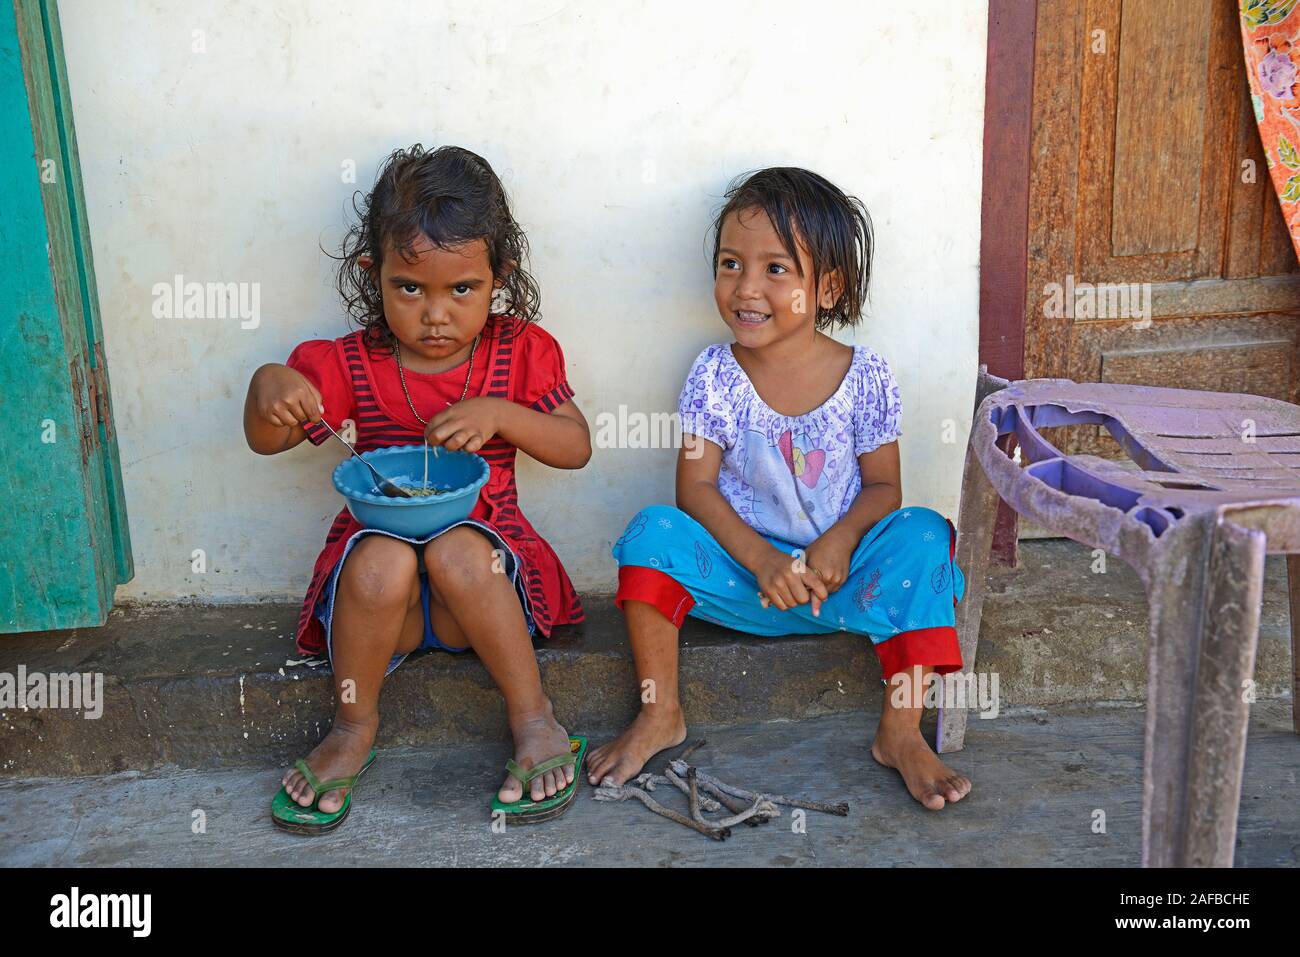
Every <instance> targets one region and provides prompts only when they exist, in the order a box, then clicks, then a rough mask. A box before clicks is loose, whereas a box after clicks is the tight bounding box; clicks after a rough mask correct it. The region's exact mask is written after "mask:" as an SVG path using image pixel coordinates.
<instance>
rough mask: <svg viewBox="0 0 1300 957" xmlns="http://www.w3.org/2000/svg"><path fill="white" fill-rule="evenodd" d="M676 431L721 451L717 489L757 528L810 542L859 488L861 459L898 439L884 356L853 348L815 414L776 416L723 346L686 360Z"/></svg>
mask: <svg viewBox="0 0 1300 957" xmlns="http://www.w3.org/2000/svg"><path fill="white" fill-rule="evenodd" d="M678 413H679V414H680V415H681V420H682V431H683V432H684V433H687V434H690V435H697V436H699V437H701V438H704V439H708V440H709V441H710V442H713V443H714V444H715V445H718V446H720V447H721V448H722V468H721V470H720V471H719V473H718V489H719V491H721V492H722V496H723V498H725V499H726V500H727V502H728V503H730V505H731V507H732V508H734V509H735V510H736V513H737V514H738V515H739V516H740V517H741V518H742V519H744V521H745V522H746V523H747V524H748V525H749V526H750V527H751V528H753V529H754V530H755V531H756V532H759V533H760V534H763V535H768V536H771V537H772V538H776V539H779V540H781V541H783V542H789V543H790V544H792V545H809V544H811V543H812V542H813V541H814V540H815V539H816V538H817V537H818V536H819V535H821V534H822V533H823V532H824V531H826V529H828V528H830V527H831V526H832V525H833V524H835V523H836V522H837V521H839V520H840V518H842V517H843V516H844V513H845V512H847V511H848V510H849V507H850V506H851V505H852V504H853V500H854V498H856V497H857V494H858V492H860V491H861V490H862V474H861V472H860V470H859V468H858V459H857V457H858V456H859V455H861V454H862V453H864V452H871V451H873V450H874V449H877V448H879V447H880V446H882V445H886V444H888V443H890V442H893V441H894V440H895V439H897V438H898V437H899V436H900V435H902V430H901V428H900V423H901V418H902V403H901V401H900V398H899V390H898V383H897V382H895V381H894V376H893V373H892V372H891V371H890V369H889V363H887V362H886V361H885V358H884V356H882V355H880V353H878V352H876V351H875V350H874V349H870V348H868V347H866V346H854V348H853V360H852V362H851V363H850V364H849V371H848V373H847V374H846V375H845V376H844V380H843V381H842V382H841V383H840V386H839V388H838V389H836V390H835V393H834V394H833V395H832V396H831V397H830V398H829V399H827V400H826V401H825V402H823V403H822V404H821V405H820V406H818V407H817V408H815V409H813V410H812V411H811V412H806V413H804V414H803V415H798V416H788V415H781V414H780V413H779V412H776V411H774V410H773V409H771V408H770V407H769V406H768V405H767V403H765V402H764V401H763V400H762V399H761V398H759V396H758V393H757V392H756V391H755V389H754V384H753V383H752V382H751V381H750V380H749V376H748V375H747V374H746V373H745V370H744V369H742V368H741V367H740V363H738V362H737V361H736V357H735V355H734V354H733V353H732V351H731V346H730V344H728V343H719V344H718V345H712V346H709V347H708V348H707V349H705V350H704V351H703V352H701V353H700V354H699V356H697V357H696V359H695V361H694V362H693V363H692V364H691V371H690V374H689V375H688V376H687V377H686V384H685V385H684V386H683V387H682V394H681V398H680V399H679V400H678Z"/></svg>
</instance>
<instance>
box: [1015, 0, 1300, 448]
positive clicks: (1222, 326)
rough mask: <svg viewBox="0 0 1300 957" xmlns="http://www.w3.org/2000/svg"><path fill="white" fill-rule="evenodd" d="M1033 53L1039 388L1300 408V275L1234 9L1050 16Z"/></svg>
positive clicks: (1211, 0)
mask: <svg viewBox="0 0 1300 957" xmlns="http://www.w3.org/2000/svg"><path fill="white" fill-rule="evenodd" d="M1033 42H1034V82H1033V103H1032V124H1031V131H1030V162H1029V214H1028V263H1027V275H1026V306H1025V326H1024V376H1025V377H1026V378H1039V377H1064V378H1070V379H1075V380H1081V381H1094V382H1117V383H1136V384H1143V385H1158V386H1173V387H1179V388H1191V389H1206V390H1212V391H1220V392H1250V393H1254V394H1257V395H1264V396H1269V397H1272V398H1276V399H1283V400H1286V401H1289V402H1295V401H1297V400H1298V399H1300V394H1298V382H1297V379H1298V377H1300V369H1298V366H1297V361H1296V360H1297V331H1298V330H1300V323H1298V322H1297V317H1298V316H1300V266H1298V265H1297V262H1296V257H1295V255H1294V253H1293V252H1292V247H1291V242H1290V239H1289V237H1288V235H1287V230H1286V225H1285V223H1284V221H1283V219H1282V215H1281V211H1280V209H1279V207H1278V203H1277V198H1276V196H1275V194H1274V192H1273V188H1272V186H1271V184H1270V182H1269V177H1268V172H1267V169H1266V167H1265V161H1264V156H1263V151H1262V150H1261V148H1260V142H1259V134H1258V132H1257V131H1256V128H1255V122H1254V114H1253V109H1252V106H1251V101H1250V95H1249V88H1248V86H1247V82H1246V75H1245V65H1244V62H1243V57H1242V50H1241V40H1240V32H1239V27H1238V24H1237V5H1236V3H1235V2H1234V0H1039V2H1038V9H1037V23H1036V33H1035V37H1034V41H1033ZM1097 284H1105V285H1106V288H1103V289H1097V288H1096V287H1097ZM1089 287H1092V296H1091V303H1089V296H1088V289H1089ZM1120 287H1123V288H1120ZM1071 289H1073V291H1074V296H1075V308H1073V309H1069V308H1062V305H1063V303H1064V302H1066V301H1068V295H1069V291H1070V290H1071ZM1081 290H1082V291H1081ZM1148 297H1149V298H1148ZM1126 298H1127V301H1128V304H1129V308H1127V309H1126V308H1124V306H1125V300H1126ZM1135 301H1136V303H1137V305H1136V306H1134V302H1135ZM1144 302H1147V303H1149V309H1144V308H1142V305H1143V303H1144ZM1090 305H1091V308H1090ZM1071 313H1072V314H1071ZM1069 431H1070V434H1069V435H1068V436H1063V435H1060V434H1057V435H1056V436H1054V439H1055V440H1056V441H1058V442H1059V443H1061V444H1062V448H1063V451H1067V452H1092V453H1094V454H1103V455H1107V456H1108V457H1118V456H1119V455H1120V454H1121V453H1120V452H1119V447H1118V445H1117V444H1116V443H1114V441H1113V440H1112V439H1110V437H1109V436H1108V435H1106V434H1105V433H1104V430H1102V429H1100V428H1099V427H1096V426H1091V427H1074V428H1072V429H1071V430H1069Z"/></svg>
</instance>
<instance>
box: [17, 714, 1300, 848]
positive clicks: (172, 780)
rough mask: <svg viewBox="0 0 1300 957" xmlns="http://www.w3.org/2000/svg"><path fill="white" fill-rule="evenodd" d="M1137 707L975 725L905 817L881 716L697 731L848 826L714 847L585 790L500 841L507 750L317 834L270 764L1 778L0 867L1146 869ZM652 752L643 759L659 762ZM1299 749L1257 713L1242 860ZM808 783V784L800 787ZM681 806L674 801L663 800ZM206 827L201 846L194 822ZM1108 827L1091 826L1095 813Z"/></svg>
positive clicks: (1292, 780) (392, 780) (371, 791)
mask: <svg viewBox="0 0 1300 957" xmlns="http://www.w3.org/2000/svg"><path fill="white" fill-rule="evenodd" d="M1142 721H1143V713H1142V710H1141V709H1140V708H1132V707H1116V708H1094V709H1091V710H1085V711H1067V712H1054V713H1024V712H1022V713H1020V714H1005V713H1004V714H1003V715H1002V716H1001V717H999V718H996V719H993V720H979V719H976V718H972V721H971V730H970V733H969V736H968V739H967V748H966V750H965V751H963V752H961V753H959V754H956V755H951V756H949V757H950V759H951V764H952V766H953V767H955V768H957V769H958V770H960V771H962V772H963V773H965V774H967V775H969V776H970V777H971V778H972V779H973V780H974V782H975V787H974V790H973V791H972V793H971V794H970V796H969V797H967V799H966V800H965V801H963V802H961V803H960V804H958V805H955V806H950V807H949V808H947V809H945V810H944V811H942V812H939V813H934V812H929V811H926V810H924V809H923V808H921V807H920V806H919V805H917V804H916V803H915V802H914V801H912V799H911V798H910V797H909V796H908V794H907V793H906V791H905V790H904V789H903V786H902V784H901V781H900V780H899V779H898V778H897V776H896V775H895V774H894V773H893V772H890V771H887V770H885V769H884V768H881V767H879V766H878V765H876V764H875V763H874V762H873V761H872V760H871V757H870V755H869V753H868V751H867V743H868V742H869V738H870V733H871V731H872V729H873V728H874V718H872V717H868V716H867V715H865V714H861V713H855V714H835V715H828V716H826V717H821V718H814V719H809V720H803V721H792V722H769V723H765V724H760V725H748V726H740V727H731V728H726V729H719V730H711V729H692V734H691V736H690V738H689V739H688V740H695V739H696V738H697V737H700V736H703V737H706V738H707V739H708V742H709V743H708V745H707V746H705V747H704V748H702V749H700V750H699V751H697V752H696V753H695V755H694V757H693V758H692V761H693V763H696V764H698V765H699V766H700V767H701V768H703V769H706V770H709V771H711V772H712V773H714V774H716V775H717V776H719V777H721V778H722V779H723V780H726V781H729V782H731V783H733V784H737V785H740V786H747V787H753V788H758V789H769V790H773V791H780V792H784V793H787V794H792V795H797V796H804V797H810V798H814V799H821V800H827V801H839V800H844V801H848V802H849V804H850V808H851V810H850V814H849V816H848V817H847V818H838V817H831V816H827V815H822V814H818V813H814V812H809V813H808V815H807V821H806V826H807V829H806V833H803V834H797V833H793V832H792V830H791V827H790V820H791V819H790V817H789V812H788V810H787V812H786V816H784V817H782V818H780V819H778V820H776V821H773V822H771V823H769V824H767V825H764V826H763V827H760V828H748V827H744V826H740V827H737V828H735V829H734V832H733V836H732V837H731V839H730V840H728V841H726V842H724V843H717V842H714V841H710V840H708V839H707V838H704V837H702V836H700V835H698V834H694V833H692V832H690V831H687V830H686V829H684V828H682V827H680V826H678V825H676V824H673V823H671V822H668V821H666V820H663V819H662V818H659V817H656V816H654V815H652V814H651V813H650V812H649V811H647V810H646V809H644V808H642V807H640V806H639V805H635V806H634V805H620V804H605V803H598V802H596V801H593V800H592V797H591V793H592V792H591V790H590V789H589V788H588V787H587V786H586V785H585V784H584V785H583V790H582V791H581V792H580V793H579V795H578V797H577V799H576V802H575V805H574V806H573V807H572V808H570V810H569V811H568V813H567V814H566V815H565V816H564V817H562V818H560V819H559V820H556V821H552V822H549V823H546V824H542V825H537V826H533V827H527V828H517V829H516V828H512V829H510V830H509V831H508V832H507V833H504V834H496V833H493V832H492V830H491V828H490V826H489V821H488V814H487V804H488V800H489V798H490V795H491V793H492V791H493V789H494V788H495V787H496V786H497V785H498V784H499V783H500V780H501V773H500V772H499V771H498V770H497V769H498V768H500V767H501V766H502V765H503V763H504V761H505V758H506V757H507V749H506V746H505V744H504V743H501V744H498V745H490V746H475V747H472V748H460V749H454V748H431V749H418V750H417V749H410V748H394V749H389V750H385V751H383V752H382V753H381V756H380V759H379V761H378V762H377V763H376V765H375V767H374V768H373V769H372V770H371V771H370V772H369V773H368V775H367V777H366V778H365V779H364V780H363V783H362V784H361V785H360V786H359V788H358V792H357V798H356V800H357V804H356V806H355V808H354V810H353V812H352V814H351V816H350V818H349V819H348V820H347V821H346V822H345V824H344V825H343V827H342V828H341V829H340V830H339V831H338V832H336V833H335V834H332V835H329V836H325V837H321V838H314V839H309V838H299V837H294V836H291V835H288V834H284V833H281V832H279V831H277V830H275V829H274V828H273V827H272V825H271V823H270V821H269V820H268V806H269V802H270V798H271V795H272V794H273V793H274V791H275V789H276V785H277V782H278V779H279V776H280V773H281V772H280V769H278V768H246V769H235V770H232V769H219V770H207V771H180V770H163V771H157V772H152V773H148V774H140V773H135V772H128V773H124V774H116V775H110V776H101V777H82V778H60V779H27V780H21V779H19V780H11V781H8V782H5V783H3V784H0V864H3V865H6V866H15V867H32V866H44V865H61V866H106V865H108V866H111V865H128V864H129V865H146V866H147V865H177V866H186V865H213V866H227V867H247V866H256V865H271V866H286V867H291V866H303V865H306V866H310V867H320V866H337V865H347V864H371V865H461V866H483V867H515V866H537V865H545V864H564V865H579V866H599V865H637V866H670V867H684V866H698V865H714V866H728V865H749V866H776V867H786V866H808V865H813V866H818V865H820V866H840V865H869V866H892V867H916V866H933V865H947V866H952V865H962V866H966V865H971V866H974V865H979V866H988V865H1011V866H1024V865H1046V866H1060V867H1066V866H1071V867H1077V866H1087V867H1092V866H1103V865H1119V866H1133V865H1136V864H1138V863H1139V861H1140V854H1141V850H1140V847H1141V823H1140V820H1141V818H1140V812H1141V775H1142V763H1141V762H1142ZM661 764H662V759H656V761H654V762H652V766H653V768H654V769H655V770H659V768H660V766H661ZM1298 776H1300V738H1297V737H1296V735H1294V734H1293V733H1292V732H1291V730H1290V702H1287V701H1266V702H1261V703H1259V704H1257V705H1256V706H1255V707H1254V710H1253V715H1252V722H1251V735H1250V743H1249V748H1248V753H1247V756H1246V773H1245V784H1244V787H1243V794H1242V801H1241V817H1240V826H1239V836H1238V847H1237V858H1236V863H1237V866H1264V867H1286V866H1290V867H1294V866H1296V865H1297V864H1300V810H1298V808H1300V802H1297V800H1296V796H1297V785H1298V783H1300V782H1298V781H1297V777H1298ZM810 779H812V780H815V781H816V785H815V786H814V785H812V784H810V783H809V780H810ZM664 800H665V801H671V802H673V805H674V806H681V807H684V799H683V798H680V796H678V795H671V796H669V797H667V798H665V799H664ZM196 810H202V811H203V812H204V815H205V817H206V825H207V829H206V833H203V834H195V833H193V832H192V829H191V826H192V822H193V820H194V817H195V815H194V812H195V811H196ZM1097 810H1101V811H1103V812H1104V813H1105V824H1106V831H1105V833H1104V834H1098V833H1094V832H1093V821H1094V818H1095V814H1094V812H1095V811H1097Z"/></svg>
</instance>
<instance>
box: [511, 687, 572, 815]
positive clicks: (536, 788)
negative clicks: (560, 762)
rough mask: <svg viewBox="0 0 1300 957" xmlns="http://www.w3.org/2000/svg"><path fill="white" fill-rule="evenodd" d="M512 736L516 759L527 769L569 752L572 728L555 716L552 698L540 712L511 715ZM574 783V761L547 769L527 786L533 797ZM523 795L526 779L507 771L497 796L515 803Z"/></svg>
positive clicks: (548, 794) (545, 796) (549, 795)
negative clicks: (564, 726)
mask: <svg viewBox="0 0 1300 957" xmlns="http://www.w3.org/2000/svg"><path fill="white" fill-rule="evenodd" d="M510 736H511V737H512V738H514V741H515V763H516V764H518V765H519V766H520V767H521V768H523V769H524V770H525V771H527V770H528V769H529V768H532V767H534V766H535V765H538V764H541V763H542V762H543V761H549V760H550V759H551V758H554V757H557V756H559V755H561V754H568V753H569V732H567V731H565V730H564V728H562V727H560V724H559V722H558V721H556V720H555V709H554V708H553V707H551V702H550V701H549V700H548V701H547V702H546V708H545V710H544V711H542V712H541V713H539V714H523V715H512V716H511V718H510ZM572 783H573V765H569V766H568V767H563V768H557V769H555V770H554V771H547V772H546V773H545V774H543V775H541V776H539V777H535V778H533V780H532V781H531V782H530V783H529V786H528V796H529V797H530V798H532V799H533V800H534V801H540V800H542V799H543V798H548V797H555V795H556V794H557V793H559V792H560V791H563V790H564V789H565V788H567V787H568V786H569V785H570V784H572ZM523 795H524V787H523V783H522V782H521V781H520V780H519V779H518V778H517V777H515V776H514V775H513V774H507V775H506V783H505V784H503V785H501V790H500V791H498V792H497V798H498V799H500V801H501V803H503V804H514V803H515V802H516V801H518V800H519V799H520V798H521V797H523Z"/></svg>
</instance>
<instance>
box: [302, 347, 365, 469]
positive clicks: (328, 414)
mask: <svg viewBox="0 0 1300 957" xmlns="http://www.w3.org/2000/svg"><path fill="white" fill-rule="evenodd" d="M285 365H287V366H288V367H289V368H290V369H294V370H296V371H298V372H301V373H302V374H303V375H304V376H306V377H307V379H308V381H310V382H311V384H312V385H314V386H315V387H316V388H317V389H318V390H319V391H320V397H321V402H322V403H323V404H324V406H325V415H324V418H325V421H326V422H328V423H329V424H330V426H331V427H332V428H333V429H335V430H336V431H338V430H341V429H342V428H343V421H344V420H345V419H353V418H355V416H356V398H355V396H354V395H353V393H352V380H351V378H350V377H349V376H348V374H347V370H346V369H344V368H343V359H342V357H341V356H340V355H339V350H338V347H337V346H336V345H335V343H334V342H332V341H330V340H329V339H310V340H308V341H307V342H303V343H300V344H299V345H298V347H297V348H295V349H294V350H293V352H292V353H290V355H289V361H288V362H286V363H285ZM304 431H306V433H307V439H308V441H310V442H311V443H312V445H320V444H321V443H322V442H324V441H325V440H326V439H328V438H329V437H330V434H329V431H328V430H327V429H325V428H324V427H322V426H321V425H320V423H314V424H312V425H308V426H306V427H305V429H304Z"/></svg>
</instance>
